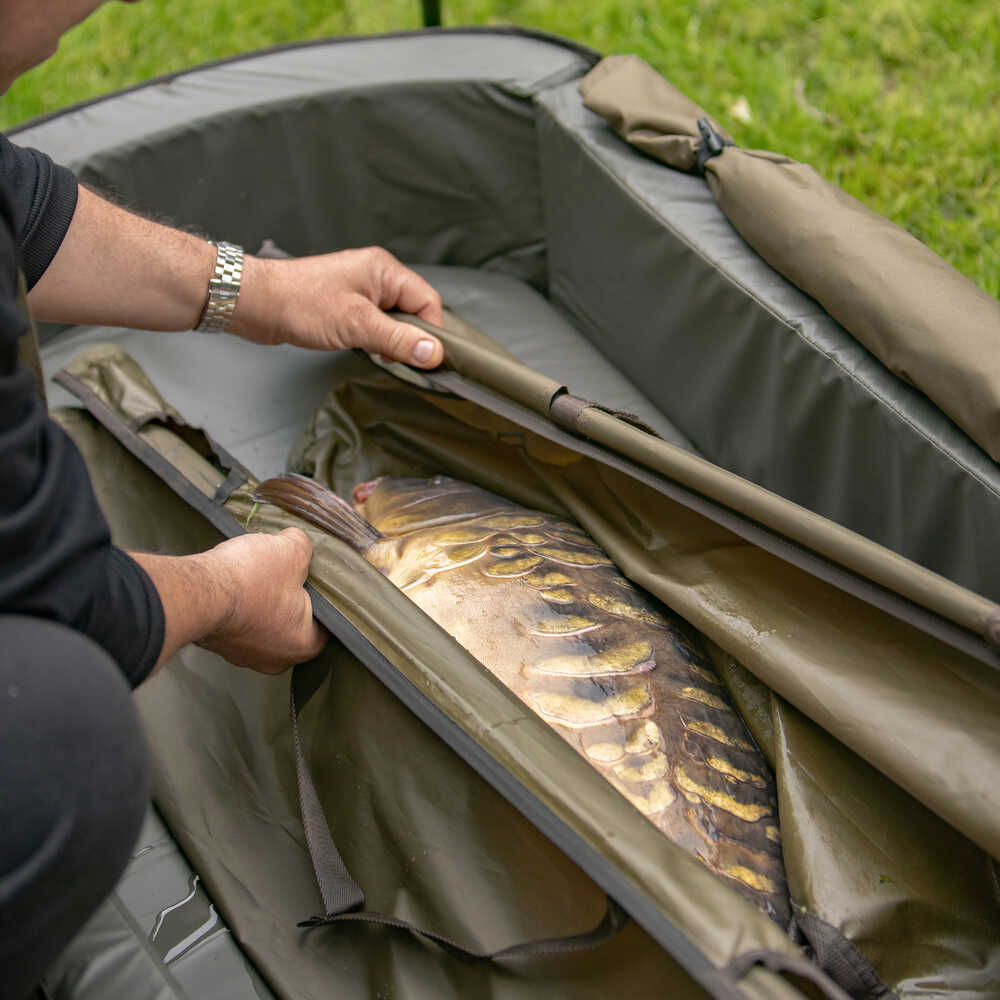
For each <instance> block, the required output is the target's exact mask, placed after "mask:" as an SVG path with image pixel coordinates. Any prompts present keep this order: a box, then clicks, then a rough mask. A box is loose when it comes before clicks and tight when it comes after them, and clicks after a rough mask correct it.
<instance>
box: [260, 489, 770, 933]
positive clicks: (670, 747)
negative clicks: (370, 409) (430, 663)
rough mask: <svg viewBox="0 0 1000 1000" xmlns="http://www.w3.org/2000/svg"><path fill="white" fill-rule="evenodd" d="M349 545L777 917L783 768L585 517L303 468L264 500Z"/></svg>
mask: <svg viewBox="0 0 1000 1000" xmlns="http://www.w3.org/2000/svg"><path fill="white" fill-rule="evenodd" d="M254 498H255V499H256V500H258V501H264V502H267V503H272V504H275V505H276V506H278V507H281V508H283V509H284V510H287V511H290V512H291V513H294V514H297V515H299V516H300V517H302V518H304V519H305V520H307V521H310V522H311V523H313V524H315V525H317V526H318V527H320V528H323V529H325V530H326V531H328V532H330V533H332V534H333V535H336V536H337V537H338V538H341V539H343V540H344V541H346V542H348V543H349V544H350V545H352V546H353V547H354V548H355V549H356V550H357V551H358V552H360V553H361V554H362V555H363V556H364V557H365V559H366V560H367V561H368V562H369V563H371V564H372V565H373V566H374V567H375V568H376V569H378V570H379V571H381V572H382V573H383V574H384V575H385V576H386V577H388V578H389V580H391V581H392V582H393V583H394V584H396V586H397V587H399V588H400V589H401V590H403V591H404V593H406V594H407V595H408V596H409V597H410V598H411V599H412V600H413V601H414V602H415V603H416V604H417V605H419V606H420V608H421V609H422V610H423V611H424V612H426V613H427V614H428V615H429V616H430V617H431V618H433V619H434V620H435V621H436V622H437V623H438V624H439V625H441V626H442V628H444V629H445V631H447V632H449V633H450V634H451V635H452V636H453V637H454V638H455V639H456V640H457V641H458V642H459V643H460V644H461V645H462V646H464V647H465V648H466V649H467V650H468V651H469V652H470V653H471V654H472V655H473V656H474V657H475V658H476V659H477V660H479V661H480V662H481V663H482V664H483V665H484V666H485V667H486V668H487V669H489V670H490V671H491V672H492V673H493V674H495V675H496V676H497V677H498V678H499V679H500V680H501V681H502V682H503V683H504V684H506V685H507V686H508V687H509V688H510V689H511V690H512V691H513V692H514V693H515V694H516V695H517V696H518V697H519V698H520V699H521V700H522V701H523V702H524V703H525V704H526V705H527V706H528V707H529V708H531V709H532V710H533V711H534V712H535V713H537V714H538V715H539V716H541V718H542V719H544V720H545V721H546V722H547V723H548V724H549V725H551V726H552V727H553V728H554V729H555V730H556V731H557V732H558V733H559V734H560V735H561V736H562V737H563V738H564V739H565V740H567V741H568V742H569V743H570V744H571V745H572V746H573V747H574V748H575V749H576V750H577V752H578V753H580V754H581V755H582V756H583V757H584V758H585V759H586V760H587V761H588V762H589V763H590V764H591V765H592V766H593V767H594V768H596V769H597V770H598V771H599V772H600V773H601V774H602V775H603V776H604V777H605V778H606V779H607V780H608V781H609V782H611V784H612V785H614V787H615V788H617V789H618V791H620V792H621V794H622V795H624V796H625V798H627V799H628V801H629V802H631V803H632V805H634V806H635V807H636V808H637V809H638V810H639V811H640V812H641V813H642V814H643V815H644V816H646V817H647V818H648V819H649V820H650V821H651V822H652V823H653V824H654V825H655V826H657V827H658V828H659V829H660V830H661V831H662V832H663V833H664V834H666V836H667V837H669V838H670V839H671V840H672V841H673V842H674V843H676V844H678V845H679V846H681V847H682V848H684V849H686V850H687V851H689V852H690V853H692V854H694V855H695V856H696V857H697V858H699V859H700V860H701V861H702V862H703V863H704V864H705V865H707V867H708V868H710V869H711V870H712V871H714V872H716V873H717V874H718V875H719V876H720V877H722V878H723V879H725V880H726V881H727V882H728V883H729V884H730V886H732V887H733V888H734V889H736V890H737V891H738V892H740V893H741V894H742V895H744V896H745V897H746V898H748V899H750V900H751V901H752V902H753V903H754V904H756V905H757V906H758V907H759V908H760V909H761V910H763V912H764V913H766V914H767V915H768V916H769V917H771V919H773V920H774V921H775V922H777V923H779V924H780V925H782V926H783V927H784V926H786V925H787V923H788V919H789V916H790V907H789V901H788V892H787V887H786V882H785V870H784V862H783V858H782V852H781V846H780V839H781V838H780V834H779V828H778V819H777V802H776V794H775V786H774V778H773V776H772V774H771V773H770V769H769V768H768V765H767V763H766V761H765V760H764V757H763V756H762V754H761V752H760V751H759V750H758V748H757V747H756V745H755V744H754V742H753V739H752V737H751V736H750V734H749V732H748V731H747V728H746V726H745V725H744V723H743V720H742V719H741V717H740V716H739V714H738V713H737V711H736V709H735V708H734V707H733V705H732V703H731V701H730V699H729V696H728V693H727V691H726V688H725V686H724V684H723V682H722V680H721V678H720V677H719V675H718V674H717V672H716V671H715V669H714V667H713V666H712V663H711V661H710V660H709V658H708V656H707V655H706V653H705V652H704V649H703V647H702V645H701V641H700V639H699V636H698V633H697V632H695V631H694V630H693V629H692V628H691V626H690V625H688V624H687V623H686V622H684V621H683V620H682V619H680V618H679V617H678V616H677V615H676V614H674V613H673V612H671V611H670V610H669V609H668V608H666V607H665V606H664V605H663V604H661V603H660V602H659V601H657V600H655V599H654V598H653V597H652V596H651V595H649V594H647V593H645V592H644V591H641V590H639V589H638V588H636V587H635V586H633V585H632V584H631V583H630V582H629V581H628V580H626V579H625V578H624V577H623V576H622V575H621V574H620V573H619V571H618V570H617V568H616V567H615V565H614V563H613V562H612V561H611V559H610V558H609V557H608V555H607V554H606V553H605V552H604V551H603V550H602V549H601V548H599V547H598V546H597V545H596V544H595V543H594V542H593V540H592V539H591V538H590V537H589V536H588V535H586V534H585V533H584V532H583V531H582V529H581V528H579V527H578V526H576V525H575V524H571V523H569V522H568V521H565V520H561V519H560V518H557V517H554V516H552V515H550V514H546V513H542V512H541V511H536V510H530V509H527V508H525V507H520V506H518V505H516V504H514V503H511V502H510V501H508V500H505V499H503V498H502V497H499V496H497V495H495V494H493V493H489V492H487V491H486V490H484V489H481V488H480V487H478V486H475V485H472V484H470V483H464V482H460V481H457V480H453V479H449V478H447V477H444V476H436V477H435V478H433V479H403V478H388V477H385V478H381V479H377V480H374V481H372V482H369V483H362V484H359V485H358V486H356V487H355V490H354V500H355V504H354V507H352V506H351V505H350V504H348V503H347V502H346V501H344V500H342V499H341V498H340V497H338V496H337V495H336V494H334V493H332V492H331V491H330V490H328V489H326V487H324V486H321V485H320V484H319V483H317V482H315V481H314V480H312V479H309V478H307V477H305V476H299V475H295V474H291V475H285V476H279V477H277V478H275V479H269V480H267V481H266V482H264V483H261V484H260V486H259V487H258V488H257V491H256V494H255V497H254Z"/></svg>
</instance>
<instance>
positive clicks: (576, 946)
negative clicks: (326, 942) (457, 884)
mask: <svg viewBox="0 0 1000 1000" xmlns="http://www.w3.org/2000/svg"><path fill="white" fill-rule="evenodd" d="M325 676H326V673H325V671H322V670H321V669H320V668H319V666H318V664H316V663H315V662H313V663H305V664H301V665H299V666H297V667H296V668H295V669H294V670H293V671H292V685H291V698H290V702H291V715H292V741H293V744H294V747H295V772H296V776H297V778H298V785H299V804H300V807H301V810H302V826H303V827H304V829H305V834H306V844H307V846H308V848H309V857H310V858H311V859H312V863H313V871H314V872H315V874H316V883H317V885H318V886H319V891H320V896H322V898H323V906H324V909H325V913H323V914H321V915H319V916H315V917H310V918H309V919H308V920H303V921H302V922H301V923H300V924H299V926H300V927H306V928H312V927H320V926H322V925H323V924H334V923H343V922H346V921H353V922H357V921H361V922H364V923H370V924H381V925H382V926H383V927H395V928H398V929H399V930H403V931H408V932H409V933H411V934H419V935H420V936H421V937H425V938H428V939H429V940H431V941H434V942H435V943H437V944H439V945H441V946H442V947H443V948H446V949H448V951H450V952H453V953H454V954H456V955H458V956H459V957H461V958H464V959H466V960H470V961H482V960H489V961H504V960H513V959H522V958H537V957H539V956H542V955H565V954H569V953H571V952H577V951H586V950H587V949H588V948H596V947H597V946H598V945H602V944H604V943H605V942H606V941H610V940H611V939H612V938H613V937H615V936H616V935H617V934H618V932H619V931H620V930H621V929H622V928H623V927H624V926H625V924H626V923H627V922H628V914H626V913H625V911H624V910H623V909H622V908H621V907H620V906H619V905H618V904H617V903H616V902H615V901H614V900H613V899H611V897H610V896H609V897H608V906H607V909H606V910H605V912H604V916H603V918H602V919H601V922H600V923H599V924H598V925H597V926H596V927H595V928H593V930H589V931H584V932H583V933H582V934H573V935H570V936H568V937H554V938H542V939H540V940H537V941H527V942H523V943H521V944H513V945H508V946H507V947H506V948H500V949H499V950H497V951H476V950H474V949H472V948H467V947H465V946H464V945H461V944H459V943H458V942H457V941H453V940H452V939H451V938H449V937H446V936H445V935H443V934H438V933H436V932H435V931H428V930H425V929H424V928H422V927H415V926H414V925H413V924H411V923H409V922H408V921H406V920H401V919H400V918H398V917H394V916H391V915H389V914H385V913H378V912H376V911H374V910H366V909H364V906H365V894H364V892H363V891H362V890H361V886H359V885H358V883H357V882H355V881H354V879H353V878H351V873H350V872H349V871H348V870H347V866H346V865H345V864H344V861H343V858H341V856H340V852H339V851H338V850H337V846H336V844H334V842H333V837H332V836H331V834H330V827H329V826H328V825H327V822H326V817H325V816H324V815H323V807H322V806H321V805H320V801H319V796H318V795H317V794H316V786H315V785H314V784H313V780H312V775H311V774H310V772H309V765H308V763H307V762H306V758H305V754H304V753H303V752H302V739H301V737H300V735H299V713H300V712H301V711H302V709H303V708H304V707H305V706H306V703H307V702H308V701H309V699H310V698H311V697H312V696H313V695H314V694H315V693H316V690H317V689H318V688H319V685H320V684H321V683H322V681H323V679H324V677H325Z"/></svg>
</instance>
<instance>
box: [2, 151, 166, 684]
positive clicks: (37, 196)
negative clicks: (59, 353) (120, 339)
mask: <svg viewBox="0 0 1000 1000" xmlns="http://www.w3.org/2000/svg"><path fill="white" fill-rule="evenodd" d="M35 156H38V157H40V156H41V154H35ZM32 159H34V157H32ZM7 162H8V160H7V159H4V160H3V163H4V164H6V163H7ZM19 162H21V163H22V167H23V165H24V163H26V162H27V161H19ZM35 162H36V163H38V162H40V161H38V160H35ZM58 169H59V168H53V167H52V165H51V163H49V166H48V167H47V168H44V169H42V170H40V171H38V172H36V173H35V174H34V182H33V183H30V184H29V183H26V182H25V180H24V178H25V177H26V176H27V174H24V173H22V174H21V175H20V181H19V184H20V186H19V188H18V191H19V192H20V193H22V194H23V193H27V195H28V196H29V199H30V202H31V203H30V204H28V205H24V204H22V205H20V207H17V206H16V205H15V203H14V202H13V199H12V198H10V196H9V192H8V189H7V185H6V184H5V183H4V181H5V178H4V175H3V173H2V172H0V614H25V615H35V616H39V617H44V618H50V619H54V620H56V621H59V622H62V623H63V624H66V625H69V626H70V627H72V628H74V629H76V630H77V631H79V632H82V633H84V634H85V635H87V636H89V637H90V638H92V639H94V640H95V641H96V642H97V643H99V644H100V645H101V646H103V647H104V648H105V649H106V650H107V651H108V652H109V653H110V654H111V656H113V657H114V659H115V660H116V661H117V662H118V663H119V664H120V665H121V668H122V671H123V672H124V673H125V675H126V676H127V677H128V678H129V680H130V681H131V682H132V684H133V685H135V684H138V683H139V682H140V681H142V680H143V679H144V678H145V677H146V676H147V675H148V673H149V672H150V670H151V669H152V667H153V664H154V663H155V662H156V659H157V657H158V656H159V653H160V649H161V647H162V645H163V636H164V617H163V607H162V605H161V603H160V598H159V595H158V594H157V592H156V588H155V587H154V586H153V583H152V581H151V580H150V579H149V577H148V576H147V575H146V573H145V572H144V571H143V569H142V567H140V566H139V564H138V563H136V562H135V561H134V560H133V559H131V558H129V556H127V555H126V554H125V553H124V552H122V551H121V550H120V549H117V548H115V547H114V546H113V545H112V544H111V536H110V533H109V531H108V525H107V522H106V521H105V519H104V516H103V514H102V513H101V511H100V508H99V507H98V505H97V500H96V498H95V497H94V492H93V490H92V488H91V485H90V480H89V477H88V475H87V470H86V466H85V465H84V462H83V458H82V456H81V455H80V453H79V451H78V450H77V448H76V446H75V445H74V444H73V442H72V441H71V440H70V438H69V437H68V436H67V435H66V433H65V432H64V431H63V430H62V429H61V428H60V427H58V426H57V425H56V424H55V423H53V422H52V421H51V420H50V419H49V418H48V415H47V414H46V412H45V408H44V406H43V404H42V402H41V400H40V399H39V398H38V396H37V394H36V392H35V387H34V378H33V376H32V374H31V372H29V371H28V370H26V369H24V368H21V367H19V365H18V361H17V342H18V338H19V337H20V336H21V334H22V333H24V331H25V330H26V329H27V328H28V322H27V317H26V316H25V315H24V313H23V312H22V311H21V309H20V308H19V306H18V301H17V268H18V261H19V256H18V253H17V247H18V234H21V235H22V236H24V234H25V233H27V232H28V230H32V231H33V232H34V234H35V236H31V234H30V233H29V234H28V242H29V243H30V242H31V241H32V240H33V239H34V240H35V242H34V244H33V245H34V246H35V248H36V252H38V253H39V254H40V256H39V257H37V258H36V259H37V260H38V261H41V270H40V271H39V274H40V273H41V272H42V271H44V269H45V267H46V266H48V262H49V258H50V257H51V256H52V255H54V253H55V250H56V249H58V242H56V243H55V246H54V247H52V253H51V254H50V255H49V257H46V256H45V253H42V252H41V250H39V249H38V248H41V247H43V246H47V245H49V244H48V243H46V242H45V240H39V239H36V237H37V236H38V235H39V224H40V223H39V219H40V218H41V217H46V216H47V215H48V213H49V212H51V211H53V210H54V206H55V205H56V204H57V201H58V196H55V197H56V201H54V200H53V197H54V195H53V190H52V188H53V185H55V186H58V184H59V182H58V181H57V180H54V178H55V177H56V176H57V171H58ZM46 170H47V171H48V177H49V180H48V181H43V180H42V174H43V173H45V171H46ZM74 190H75V189H74ZM39 205H41V208H39V207H38V206H39ZM45 206H49V207H48V209H46V208H45ZM69 214H70V215H72V211H70V213H69ZM19 220H22V221H23V220H28V222H29V225H28V227H27V229H24V228H18V221H19ZM32 220H33V221H32ZM66 225H67V226H68V225H69V221H68V219H67V220H66ZM64 231H65V230H64ZM46 239H49V240H51V235H50V236H49V237H46Z"/></svg>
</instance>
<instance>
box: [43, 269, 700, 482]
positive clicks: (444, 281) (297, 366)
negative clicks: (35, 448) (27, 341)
mask: <svg viewBox="0 0 1000 1000" xmlns="http://www.w3.org/2000/svg"><path fill="white" fill-rule="evenodd" d="M417 270H418V271H420V272H421V273H422V274H423V275H424V276H425V277H426V278H427V279H428V280H429V281H430V282H431V284H433V285H434V287H435V288H437V289H438V291H439V292H440V293H441V295H442V298H443V299H444V301H445V304H446V305H448V306H450V307H451V308H452V309H454V310H455V311H456V312H457V313H459V314H460V315H461V316H462V317H463V318H464V319H466V320H468V321H469V322H471V323H473V324H475V325H476V326H479V327H480V328H482V329H483V330H484V331H485V332H486V333H488V334H489V335H490V337H492V338H493V339H494V340H496V341H497V342H499V343H500V344H502V345H503V346H504V347H506V348H507V349H508V350H509V351H511V352H512V353H513V354H515V355H516V356H517V357H518V358H519V359H520V360H521V361H523V362H524V363H525V364H527V365H529V366H531V367H533V368H535V369H537V370H538V371H540V372H542V373H543V374H546V375H549V376H551V377H553V378H557V379H559V380H560V381H562V382H565V383H566V385H567V386H568V388H569V390H570V392H573V393H575V394H576V395H578V396H583V397H584V398H586V399H589V400H592V401H593V402H597V403H601V404H602V405H604V406H608V407H611V408H613V409H616V410H624V411H626V412H628V413H632V414H635V415H636V416H638V417H640V418H641V419H642V420H643V421H645V422H646V423H647V424H649V426H651V427H652V428H653V429H654V430H655V431H656V432H657V433H658V434H660V435H661V436H662V437H664V438H665V439H666V440H668V441H671V442H673V443H674V444H679V445H681V446H682V447H686V448H689V449H691V450H693V448H692V446H691V445H690V443H689V442H688V441H687V439H686V438H685V437H684V436H683V435H682V434H681V433H680V431H678V430H677V429H676V427H674V425H673V424H672V423H671V422H670V421H669V420H668V419H667V418H666V417H665V416H664V415H663V414H662V413H661V412H660V411H659V410H658V409H657V408H656V406H654V404H653V403H651V402H650V400H649V399H648V397H646V396H645V395H643V393H642V392H640V391H639V390H638V389H637V388H636V387H635V386H634V385H633V384H632V383H631V382H630V381H629V380H628V379H627V378H626V377H625V376H624V375H623V374H622V373H621V372H620V371H619V370H618V369H617V368H616V367H615V366H614V365H613V364H611V362H610V361H608V360H607V358H605V357H604V355H603V354H601V353H600V352H599V351H598V350H597V349H596V348H595V347H594V346H593V345H592V344H591V343H590V341H588V340H587V339H586V338H585V337H584V336H583V335H582V334H580V333H579V332H578V331H577V330H576V329H575V328H574V327H573V326H572V325H571V323H570V322H569V321H568V320H567V319H566V318H565V316H564V315H563V314H562V313H561V312H560V311H559V310H557V309H556V308H555V307H554V306H553V305H552V304H551V303H550V302H549V301H548V300H547V299H545V297H544V296H542V295H540V294H539V293H538V292H537V291H535V290H534V289H533V288H531V287H530V286H529V285H527V284H525V283H523V282H521V281H518V280H516V279H514V278H509V277H507V276H505V275H501V274H495V273H491V272H487V271H479V270H475V269H473V268H464V267H445V266H440V265H425V266H420V267H418V268H417ZM98 341H114V342H116V343H119V344H121V346H122V347H123V348H124V349H125V350H126V351H128V353H129V354H131V355H132V356H133V357H134V358H135V359H136V361H138V362H139V364H140V365H142V367H143V368H144V369H145V371H146V372H147V373H148V375H149V376H150V378H152V379H153V381H154V382H155V383H156V385H157V388H158V389H159V390H160V391H161V392H162V393H163V395H164V396H165V397H166V398H167V399H169V400H170V401H171V403H172V405H173V406H175V407H176V408H177V409H178V410H179V411H180V412H181V413H182V414H184V417H185V419H187V420H188V421H190V422H191V423H193V424H195V425H198V426H201V427H204V428H205V429H206V430H207V431H208V432H209V433H210V434H211V435H212V436H213V437H214V438H215V439H216V440H217V441H218V442H219V443H220V444H221V445H222V446H223V447H225V448H227V449H229V450H230V451H232V452H233V454H235V455H236V457H237V458H239V459H240V460H241V461H242V462H243V463H244V464H245V465H246V466H247V467H248V468H249V469H250V471H251V472H253V474H254V475H255V476H257V477H258V478H259V479H264V478H266V477H268V476H271V475H275V474H276V473H278V472H280V471H281V470H282V469H283V468H284V467H285V460H286V457H287V455H288V450H289V448H290V447H291V445H292V442H293V441H294V440H295V438H296V437H297V436H298V434H299V432H300V431H301V430H302V427H303V426H304V425H305V423H306V421H307V420H308V419H309V418H310V417H311V416H312V413H313V411H314V410H315V409H316V407H317V406H318V405H319V403H320V401H321V400H322V399H323V397H324V396H325V395H326V393H327V391H328V389H329V386H330V381H331V372H332V368H333V365H334V364H335V362H334V360H333V359H332V358H331V357H330V356H329V355H327V356H324V354H323V353H320V352H315V351H305V350H301V349H299V348H294V347H289V346H287V345H282V346H280V347H259V346H257V345H255V344H249V343H247V342H245V341H242V340H239V339H238V338H236V337H230V336H212V335H205V334H199V333H150V332H146V331H136V330H121V329H115V328H110V327H92V326H81V327H76V328H71V329H68V330H66V331H65V332H64V333H63V334H62V335H60V336H59V337H58V338H56V339H55V340H54V341H52V342H50V343H48V344H46V345H45V347H44V348H43V350H42V360H43V363H44V365H45V371H46V375H47V376H48V377H49V378H50V379H51V376H52V375H53V374H54V373H55V372H56V371H58V370H59V369H60V368H61V367H62V366H63V365H65V364H66V363H67V362H69V361H70V360H71V359H72V358H73V356H74V355H75V354H76V353H77V352H78V351H80V350H81V349H82V348H83V347H84V346H86V345H87V344H91V343H95V342H98ZM48 392H49V405H50V406H63V405H74V404H75V400H73V399H72V397H70V396H69V394H68V393H66V392H65V391H64V390H62V389H61V388H59V387H58V386H55V385H53V384H52V383H51V381H49V384H48Z"/></svg>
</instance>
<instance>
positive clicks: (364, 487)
mask: <svg viewBox="0 0 1000 1000" xmlns="http://www.w3.org/2000/svg"><path fill="white" fill-rule="evenodd" d="M384 478H385V477H384V476H379V477H378V479H369V480H368V482H366V483H358V485H357V486H355V487H354V493H353V496H354V502H355V503H356V504H362V503H364V502H365V501H366V500H367V499H368V498H369V497H370V496H371V495H372V494H373V493H374V492H375V487H377V486H378V484H379V483H380V482H382V480H383V479H384Z"/></svg>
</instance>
